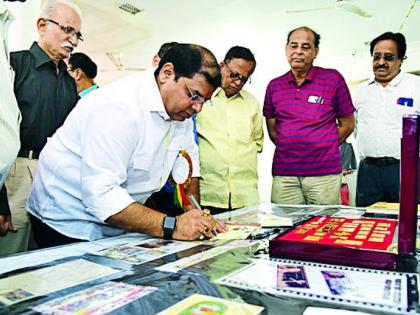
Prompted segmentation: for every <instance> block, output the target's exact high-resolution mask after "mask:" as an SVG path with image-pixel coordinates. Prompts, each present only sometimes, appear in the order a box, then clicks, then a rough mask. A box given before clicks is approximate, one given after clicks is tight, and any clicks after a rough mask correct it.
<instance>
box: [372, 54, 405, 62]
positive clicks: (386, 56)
mask: <svg viewBox="0 0 420 315" xmlns="http://www.w3.org/2000/svg"><path fill="white" fill-rule="evenodd" d="M381 59H384V60H385V61H387V62H391V61H395V60H397V59H399V58H398V56H396V55H394V54H391V53H384V54H381V53H374V54H372V60H373V61H379V60H381ZM403 59H405V57H404V58H403Z"/></svg>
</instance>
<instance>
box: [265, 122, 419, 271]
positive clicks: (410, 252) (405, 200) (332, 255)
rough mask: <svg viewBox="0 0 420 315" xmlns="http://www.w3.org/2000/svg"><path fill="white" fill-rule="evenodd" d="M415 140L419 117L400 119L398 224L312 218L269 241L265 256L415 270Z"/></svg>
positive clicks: (417, 142) (416, 156)
mask: <svg viewBox="0 0 420 315" xmlns="http://www.w3.org/2000/svg"><path fill="white" fill-rule="evenodd" d="M419 136H420V116H418V115H407V116H404V118H403V136H402V139H401V163H400V168H401V171H400V173H401V178H400V182H401V185H400V209H399V216H398V222H397V221H395V220H390V219H376V218H364V219H347V218H333V217H314V218H312V219H310V220H308V221H306V222H305V223H303V224H301V225H298V226H297V227H295V228H293V229H292V230H289V231H287V232H285V233H283V234H281V235H279V236H277V237H276V238H274V239H272V240H270V245H269V253H270V256H272V257H277V258H290V259H297V260H312V261H317V262H322V263H328V264H339V265H348V266H356V267H364V268H376V269H386V270H396V269H399V270H404V269H410V270H412V269H413V268H415V258H414V257H415V249H416V228H417V225H416V224H417V203H418V199H419V195H420V194H419V190H418V188H420V187H419V185H418V183H419V171H418V169H419V161H420V159H419ZM397 226H398V229H397ZM397 230H398V235H397V232H396V231H397ZM393 244H395V245H397V246H393ZM393 248H394V250H393Z"/></svg>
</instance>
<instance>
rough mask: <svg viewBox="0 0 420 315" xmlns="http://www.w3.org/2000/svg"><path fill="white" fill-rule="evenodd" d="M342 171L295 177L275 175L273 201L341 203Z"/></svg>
mask: <svg viewBox="0 0 420 315" xmlns="http://www.w3.org/2000/svg"><path fill="white" fill-rule="evenodd" d="M341 177H342V176H341V173H340V174H337V175H327V176H312V177H295V176H274V177H273V186H272V189H271V202H273V203H278V204H297V205H300V204H308V205H339V204H340V203H341V200H340V188H341Z"/></svg>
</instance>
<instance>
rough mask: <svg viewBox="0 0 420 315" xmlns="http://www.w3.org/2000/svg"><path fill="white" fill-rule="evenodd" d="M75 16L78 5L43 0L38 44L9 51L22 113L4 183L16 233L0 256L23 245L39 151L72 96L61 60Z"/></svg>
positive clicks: (76, 35)
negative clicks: (16, 150) (16, 144)
mask: <svg viewBox="0 0 420 315" xmlns="http://www.w3.org/2000/svg"><path fill="white" fill-rule="evenodd" d="M80 16H81V14H80V10H79V8H78V7H77V6H76V5H74V4H72V3H70V2H68V1H64V0H63V1H61V0H58V1H57V0H55V1H47V2H46V3H45V4H44V6H43V8H42V10H41V17H40V18H39V19H38V21H37V29H38V33H39V40H38V42H34V43H33V44H32V46H31V48H30V49H29V50H24V51H18V52H14V53H11V57H10V63H11V66H12V67H13V69H14V71H15V83H14V91H15V95H16V99H17V102H18V105H19V109H20V111H21V113H22V123H21V128H20V139H21V150H20V151H19V154H18V158H17V160H16V162H15V165H14V166H12V169H11V172H10V174H9V177H8V179H7V181H6V187H7V191H8V198H9V203H10V208H11V212H12V215H13V223H14V225H15V227H16V228H17V229H18V233H9V234H8V235H7V236H6V237H4V238H1V239H0V256H2V255H9V254H12V253H16V252H19V251H24V250H26V249H27V246H28V240H29V232H30V226H29V222H28V219H27V216H26V211H25V203H26V199H27V197H28V194H29V190H30V188H31V185H32V178H33V176H34V175H35V170H36V166H37V163H38V157H39V154H40V152H41V150H42V148H43V147H44V145H45V144H46V142H47V138H48V137H51V136H52V135H53V134H54V132H55V131H56V130H57V129H58V128H59V127H60V126H61V125H62V124H63V122H64V120H65V119H66V117H67V115H68V114H69V113H70V111H71V110H72V109H73V107H74V106H75V104H76V102H77V100H78V95H77V90H76V84H75V82H74V80H73V78H72V77H70V75H69V74H68V73H67V65H66V64H65V62H64V61H63V59H65V58H68V57H69V56H70V54H71V52H72V51H73V49H74V48H75V47H76V46H77V44H78V42H79V40H82V37H81V36H82V35H81V33H80V28H81V19H80ZM0 215H1V214H0Z"/></svg>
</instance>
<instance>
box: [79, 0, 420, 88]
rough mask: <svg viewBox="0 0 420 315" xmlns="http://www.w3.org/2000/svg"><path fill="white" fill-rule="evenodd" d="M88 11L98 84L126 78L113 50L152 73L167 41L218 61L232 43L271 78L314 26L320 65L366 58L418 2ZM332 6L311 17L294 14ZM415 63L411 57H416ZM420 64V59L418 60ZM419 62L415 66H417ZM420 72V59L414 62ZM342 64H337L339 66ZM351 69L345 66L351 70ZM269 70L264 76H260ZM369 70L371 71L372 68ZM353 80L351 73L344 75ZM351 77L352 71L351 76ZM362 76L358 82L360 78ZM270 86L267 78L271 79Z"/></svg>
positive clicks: (411, 19)
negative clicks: (193, 46) (291, 44)
mask: <svg viewBox="0 0 420 315" xmlns="http://www.w3.org/2000/svg"><path fill="white" fill-rule="evenodd" d="M75 2H76V3H77V4H78V5H79V6H80V7H81V9H82V21H83V22H82V23H83V24H82V31H83V34H84V38H85V41H84V42H83V43H82V44H81V45H80V46H79V48H78V50H79V51H83V52H86V53H87V54H89V55H90V56H91V57H92V58H93V59H94V60H95V61H96V62H97V64H98V65H99V68H100V70H101V73H100V74H99V77H98V80H99V81H100V82H108V81H111V80H113V79H115V78H116V77H117V76H121V75H123V74H124V73H122V72H121V71H103V70H110V69H115V66H114V65H113V64H112V62H111V61H110V59H109V58H108V57H107V56H106V53H107V52H111V53H119V54H121V61H122V63H123V64H124V66H125V67H126V68H132V67H134V68H149V67H150V66H151V59H152V57H153V55H154V54H155V53H156V51H157V49H158V48H159V46H160V45H161V44H162V43H164V42H167V41H178V42H194V43H198V44H202V45H204V46H206V47H208V48H209V49H211V50H212V51H213V52H214V53H215V55H216V57H217V58H218V59H221V58H223V56H224V54H225V52H226V51H227V49H229V48H230V47H231V46H233V45H244V46H247V47H249V48H250V49H251V50H252V51H253V52H254V54H255V56H256V58H257V69H256V73H255V75H257V76H260V77H261V78H265V77H266V76H271V77H273V76H275V75H279V74H281V72H284V71H285V70H287V64H286V63H285V62H286V61H285V57H284V52H283V51H284V44H285V38H286V35H287V33H288V31H290V30H291V29H293V28H295V27H297V26H301V25H307V26H309V27H311V28H313V29H315V30H316V31H317V32H318V33H320V34H321V44H320V56H319V60H318V62H319V63H321V64H325V65H327V66H328V62H329V61H331V60H335V63H337V60H338V61H340V60H341V59H340V58H347V57H348V56H353V57H357V55H365V54H366V52H367V51H368V48H369V47H368V45H367V44H366V42H369V41H370V40H371V39H373V38H374V37H376V36H377V35H379V34H381V33H383V32H385V31H394V32H395V31H398V30H399V28H400V25H401V23H402V22H403V21H404V20H405V19H406V16H407V14H408V12H409V10H410V8H411V6H412V5H413V0H350V1H349V2H351V3H352V4H354V5H356V6H358V7H360V8H362V9H363V10H365V11H367V12H369V13H370V14H371V15H372V17H371V18H364V17H360V16H358V15H356V14H353V13H350V12H347V11H345V10H342V9H336V8H334V5H335V2H336V1H335V0H316V1H315V0H298V1H289V0H230V1H228V0H224V1H222V0H212V1H202V0H173V1H171V0H154V1H152V0H127V1H123V0H122V1H121V0H101V1H91V0H75ZM127 2H128V3H132V4H134V5H135V6H136V7H139V8H141V9H143V10H144V11H143V12H141V13H139V14H137V15H134V16H133V15H131V14H129V13H126V12H124V11H121V10H120V9H118V6H119V5H121V3H127ZM321 7H331V8H330V9H325V10H319V11H309V12H306V13H294V14H291V13H286V11H287V10H292V9H310V8H321ZM402 32H403V33H404V35H405V36H406V38H407V41H408V43H409V45H408V46H409V50H410V45H411V46H413V47H417V48H420V1H416V6H415V7H414V8H413V10H412V11H411V12H410V14H409V16H408V18H407V19H406V20H405V25H404V28H403V30H402ZM409 57H410V55H409ZM417 60H419V59H417ZM412 62H414V61H412ZM415 62H416V63H417V64H416V65H415V66H418V68H420V65H419V63H420V61H415ZM335 63H333V64H334V65H335ZM349 67H350V68H352V65H350V66H348V67H347V68H345V67H344V68H343V71H344V72H348V71H349ZM259 69H262V70H263V71H264V73H258V71H259ZM367 71H370V69H367ZM344 75H345V76H346V73H344ZM349 75H350V74H348V73H347V76H349ZM355 78H358V77H352V78H350V79H355ZM265 81H267V79H265Z"/></svg>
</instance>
